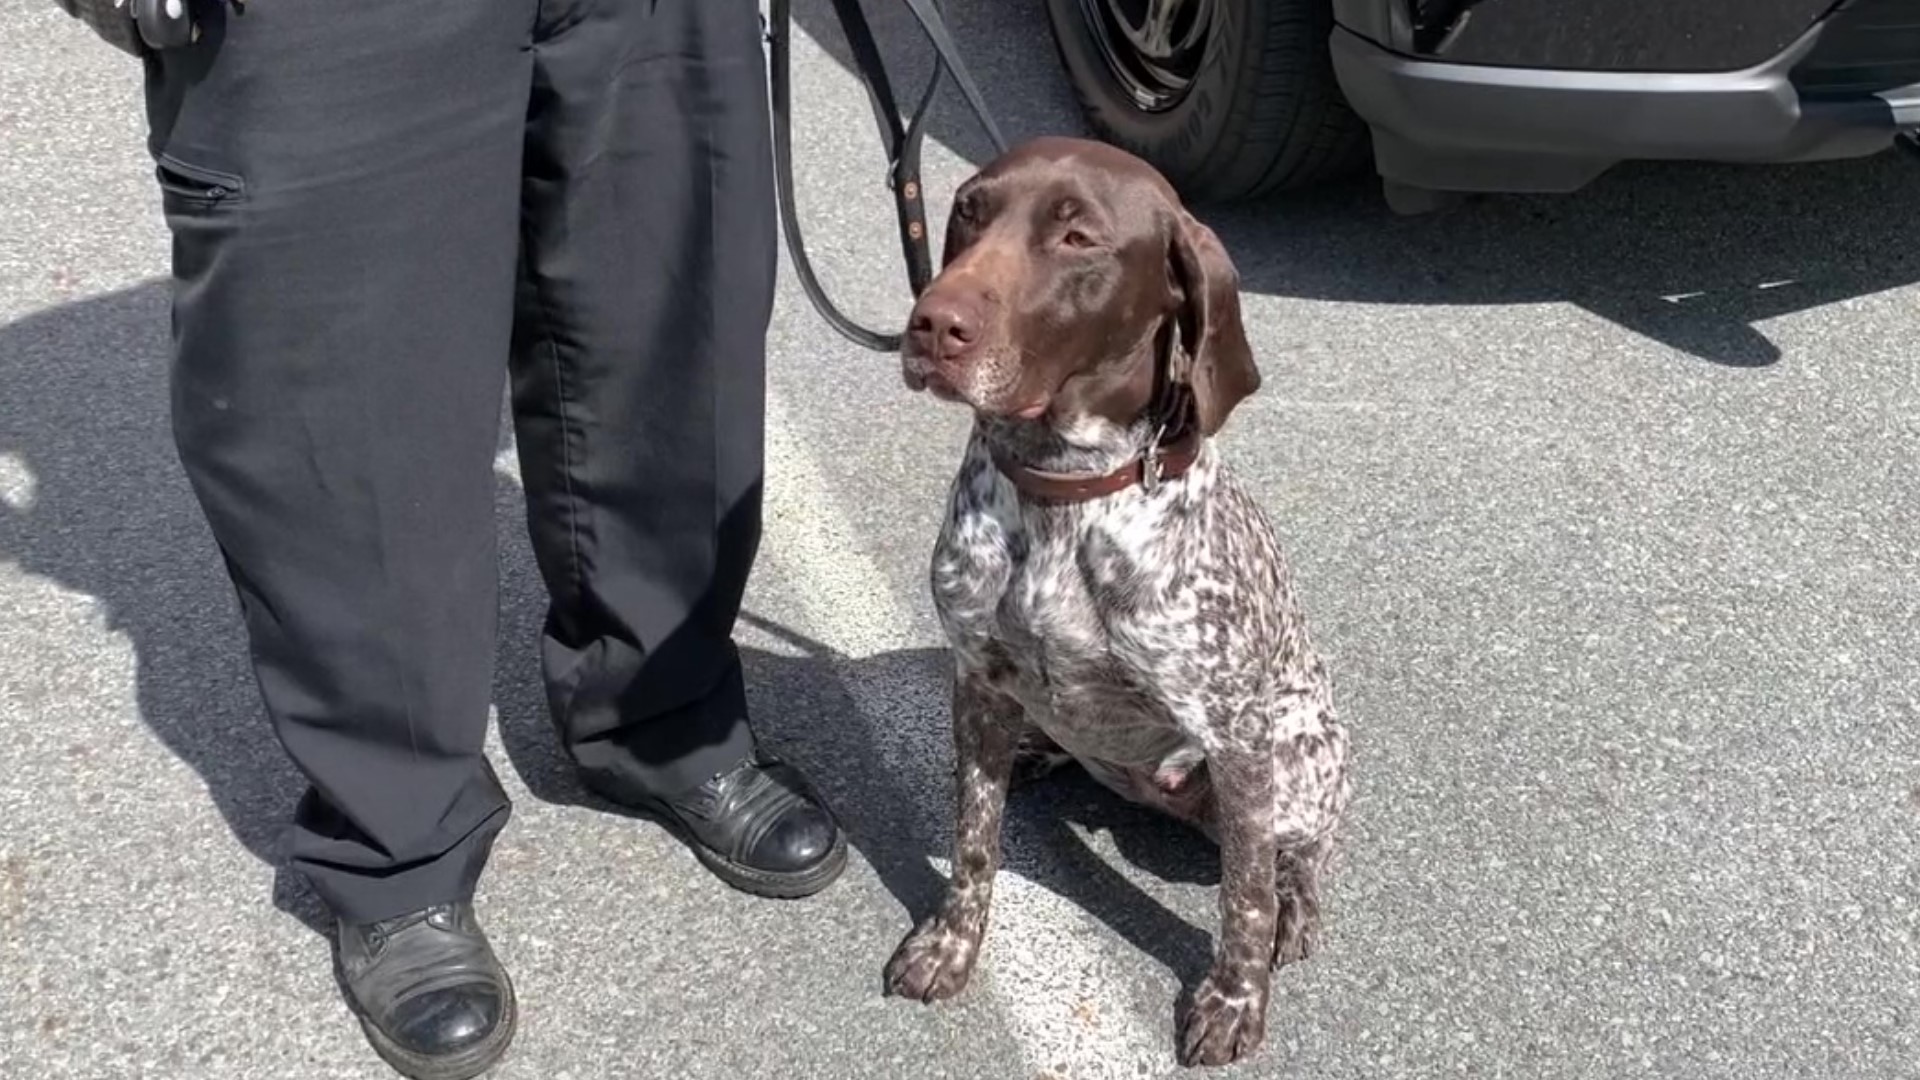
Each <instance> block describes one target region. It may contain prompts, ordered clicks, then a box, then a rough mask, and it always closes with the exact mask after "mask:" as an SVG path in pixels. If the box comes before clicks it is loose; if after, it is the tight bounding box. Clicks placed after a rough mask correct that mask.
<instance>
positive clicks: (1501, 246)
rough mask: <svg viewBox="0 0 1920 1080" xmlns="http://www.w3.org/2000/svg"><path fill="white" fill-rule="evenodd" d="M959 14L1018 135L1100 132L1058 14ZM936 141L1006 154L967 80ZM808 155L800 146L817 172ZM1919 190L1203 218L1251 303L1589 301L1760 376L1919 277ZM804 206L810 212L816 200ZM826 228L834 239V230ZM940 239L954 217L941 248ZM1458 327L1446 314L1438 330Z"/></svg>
mask: <svg viewBox="0 0 1920 1080" xmlns="http://www.w3.org/2000/svg"><path fill="white" fill-rule="evenodd" d="M946 7H947V9H948V10H947V18H948V21H949V24H950V25H951V27H952V30H953V34H954V38H955V41H956V42H957V43H958V44H959V46H960V48H961V50H962V52H963V54H964V56H965V58H966V62H967V64H968V66H969V68H970V69H971V70H972V71H973V72H974V74H975V76H976V78H977V79H978V81H979V82H980V85H981V90H982V93H983V94H984V95H985V96H986V99H987V102H988V105H989V106H990V107H991V108H992V109H993V110H994V114H995V117H996V119H997V120H998V121H999V123H1000V126H1001V129H1002V131H1003V133H1004V134H1005V135H1006V136H1007V138H1008V139H1009V140H1013V141H1018V140H1019V139H1021V138H1024V137H1028V136H1033V135H1038V134H1044V133H1061V134H1085V133H1086V128H1085V124H1084V122H1083V121H1082V119H1081V116H1080V113H1079V111H1078V108H1077V106H1076V104H1075V102H1074V98H1073V93H1072V90H1071V88H1070V86H1069V85H1068V83H1067V81H1066V76H1065V74H1064V71H1063V69H1062V67H1061V64H1060V60H1059V57H1058V56H1057V54H1056V53H1055V51H1054V45H1053V40H1052V37H1051V31H1050V29H1049V27H1048V22H1047V15H1046V11H1045V5H1044V4H1042V3H1035V2H1031V0H980V2H978V3H969V4H948V5H946ZM866 10H867V12H868V17H869V19H870V20H871V21H872V22H873V25H874V33H875V36H876V37H877V38H878V39H879V43H880V48H881V51H882V52H883V54H884V55H885V56H886V57H887V60H888V63H889V65H890V67H891V69H892V70H893V72H894V74H893V78H894V82H895V88H896V93H897V94H898V95H899V96H900V97H902V98H903V99H906V100H907V101H912V100H916V99H917V96H918V92H919V88H920V87H921V86H922V85H924V83H925V79H926V77H927V73H928V71H929V70H930V69H929V67H928V64H929V62H930V58H931V56H932V50H931V49H930V48H929V47H928V46H927V44H926V42H925V37H924V35H923V34H922V32H921V30H920V27H919V25H918V23H916V22H915V21H914V20H913V18H912V16H911V14H910V13H909V12H908V11H907V10H906V7H905V5H903V4H898V3H893V2H891V0H868V3H867V4H866ZM793 17H794V22H795V25H796V28H798V29H799V30H803V31H804V32H805V33H806V34H807V35H808V36H809V37H811V38H812V39H813V40H814V41H815V42H816V43H818V44H819V45H820V46H821V47H822V48H823V49H825V50H826V52H827V53H828V54H829V55H831V56H832V57H833V59H834V60H835V61H836V62H837V63H838V64H839V65H840V67H842V68H843V69H845V70H846V71H848V72H852V71H854V67H853V64H852V60H851V56H850V54H849V53H848V51H847V49H846V45H845V41H844V39H843V38H842V36H841V34H840V29H839V24H838V22H837V21H836V19H835V17H834V14H833V8H832V5H831V4H830V3H829V0H797V2H796V3H795V4H794V8H793ZM797 96H798V97H799V100H797V101H796V117H795V130H796V132H804V130H805V118H806V115H807V102H806V100H805V99H804V94H803V93H799V94H797ZM903 107H908V106H905V105H903ZM928 138H929V139H930V140H932V141H937V142H939V143H941V144H943V145H945V146H946V147H948V148H949V149H950V150H952V151H953V152H954V153H956V154H958V155H959V156H960V157H962V158H964V159H965V160H967V161H968V162H971V163H973V164H975V165H981V164H984V163H985V162H986V161H987V160H988V159H989V158H990V157H991V156H992V150H991V146H990V145H989V143H988V142H987V140H986V138H985V136H984V134H982V133H981V132H980V130H979V128H978V126H977V124H976V123H975V121H974V120H973V117H972V115H971V113H969V112H968V110H967V108H966V106H965V104H964V102H963V101H962V100H961V98H960V95H959V93H958V92H957V91H955V90H954V89H953V88H952V86H951V83H950V82H949V84H948V85H947V86H946V87H945V88H944V89H943V91H942V93H941V96H940V99H939V103H938V105H937V106H936V107H935V109H934V111H933V114H932V116H931V117H930V119H929V122H928ZM872 145H873V151H872V158H871V161H872V170H871V171H872V173H873V176H874V177H875V179H874V198H875V200H876V201H877V202H878V203H884V201H885V191H884V188H883V187H882V186H881V182H880V177H881V176H882V175H883V171H884V167H885V161H884V158H883V157H882V151H881V147H880V143H879V140H878V137H877V136H876V137H875V138H874V142H873V144H872ZM806 152H807V151H806V147H805V144H804V141H803V140H801V139H799V138H796V151H795V153H796V155H797V156H799V157H800V159H801V162H800V164H801V168H802V172H803V174H804V166H805V164H806V162H805V157H806ZM854 168H856V169H862V170H864V162H862V163H856V164H855V165H854ZM1916 185H1920V167H1916V165H1915V163H1914V162H1913V161H1911V160H1907V159H1906V158H1905V157H1904V156H1902V155H1898V154H1893V153H1887V154H1882V155H1880V156H1878V157H1874V158H1869V159H1864V160H1857V161H1843V162H1832V163H1823V164H1816V165H1800V166H1792V167H1781V168H1740V167H1727V166H1707V165H1688V164H1633V165H1627V166H1622V167H1620V168H1619V169H1616V170H1615V171H1614V172H1612V173H1610V174H1609V175H1607V176H1606V177H1604V178H1602V179H1601V180H1600V181H1598V182H1597V183H1595V184H1594V185H1592V186H1591V187H1589V188H1587V189H1586V190H1584V191H1582V192H1579V193H1577V194H1574V195H1571V196H1537V197H1520V196H1502V197H1489V198H1482V199H1475V200H1473V201H1471V202H1469V203H1467V204H1466V205H1463V206H1460V207H1457V208H1455V209H1454V210H1452V211H1449V212H1445V213H1440V214H1435V215H1431V216H1423V217H1414V218H1402V217H1398V216H1396V215H1394V214H1392V213H1391V212H1390V211H1388V210H1387V209H1386V205H1385V203H1384V201H1383V200H1382V198H1381V195H1380V192H1379V184H1378V181H1377V180H1375V179H1374V178H1373V177H1372V176H1371V175H1363V176H1359V177H1355V178H1353V179H1352V180H1350V181H1347V182H1344V183H1341V184H1338V185H1334V186H1330V187H1327V188H1324V189H1319V190H1314V191H1308V192H1301V193H1291V194H1286V195H1282V196H1279V197H1275V198H1273V199H1269V200H1267V201H1265V202H1263V203H1259V204H1253V205H1243V206H1233V207H1211V208H1201V212H1202V216H1203V217H1204V218H1205V219H1206V220H1207V221H1208V222H1209V223H1210V224H1212V225H1213V226H1214V227H1215V229H1216V230H1217V231H1218V232H1219V233H1220V234H1221V237H1222V239H1223V240H1224V241H1225V242H1226V244H1227V246H1228V249H1229V250H1230V251H1232V252H1233V255H1234V258H1235V260H1236V262H1237V263H1238V264H1239V266H1240V270H1241V275H1242V279H1243V284H1244V286H1245V287H1246V288H1247V289H1248V290H1249V291H1252V292H1256V293H1264V294H1269V295H1274V296H1284V297H1294V298H1299V299H1308V300H1325V301H1341V302H1348V303H1391V304H1414V305H1443V306H1446V305H1483V304H1532V303H1570V304H1574V305H1577V306H1578V307H1580V308H1583V309H1585V310H1586V311H1589V312H1591V313H1593V314H1594V315H1597V316H1600V317H1601V318H1604V319H1607V320H1609V321H1612V322H1614V323H1617V324H1618V325H1621V326H1623V327H1626V328H1627V329H1629V330H1632V331H1634V332H1635V333H1638V334H1641V335H1644V336H1646V337H1648V338H1651V339H1653V340H1656V341H1659V342H1661V343H1662V344H1664V345H1667V346H1668V347H1670V348H1673V349H1675V350H1677V351H1680V352H1683V353H1686V354H1688V355H1691V356H1694V357H1698V358H1700V359H1702V360H1707V361H1710V362H1713V363H1717V364H1724V365H1728V366H1732V367H1759V366H1765V365H1767V364H1771V363H1774V362H1775V361H1777V360H1778V359H1780V351H1779V349H1778V348H1777V347H1776V346H1775V345H1774V343H1773V342H1772V341H1770V340H1769V339H1768V338H1767V336H1766V333H1765V331H1764V329H1763V328H1762V327H1761V325H1760V324H1762V323H1764V322H1765V321H1766V320H1768V319H1771V318H1775V317H1778V316H1782V315H1788V314H1792V313H1794V312H1798V311H1805V310H1808V309H1810V308H1816V307H1820V306H1822V305H1826V304H1831V303H1835V302H1837V301H1843V300H1847V299H1851V298H1854V297H1860V296H1868V295H1871V294H1874V293H1878V292H1883V291H1885V290H1888V289H1893V288H1898V287H1901V286H1905V285H1910V284H1913V283H1914V282H1916V281H1920V253H1916V251H1915V247H1916V245H1915V244H1914V242H1913V237H1914V236H1915V235H1920V200H1916V199H1914V198H1913V197H1912V192H1913V190H1914V189H1915V187H1916ZM798 197H799V201H800V203H801V206H802V211H801V212H802V213H803V214H805V213H806V210H805V207H806V205H807V199H806V192H805V191H804V190H802V191H800V192H799V193H798ZM940 197H941V193H939V192H936V193H935V200H936V205H941V203H939V201H938V200H939V198H940ZM814 220H817V221H819V222H821V224H820V225H815V226H814V228H821V227H824V222H825V220H826V219H825V218H823V217H821V218H815V219H814ZM809 224H812V222H810V221H803V222H802V225H803V227H806V226H808V225H809ZM941 233H942V229H941V227H940V225H939V224H938V223H935V228H934V236H935V237H936V238H937V237H938V236H940V235H941ZM884 254H885V255H886V257H887V258H888V259H890V260H891V259H894V258H896V256H895V255H894V252H893V251H892V250H891V249H888V250H887V251H886V252H885V253H884ZM935 255H936V258H937V256H938V251H937V247H936V251H935ZM816 258H818V257H816ZM893 265H894V264H893V263H892V262H889V263H888V266H889V272H892V269H891V268H892V266H893ZM1445 320H1446V315H1444V314H1442V313H1435V327H1434V333H1435V334H1441V333H1444V332H1445Z"/></svg>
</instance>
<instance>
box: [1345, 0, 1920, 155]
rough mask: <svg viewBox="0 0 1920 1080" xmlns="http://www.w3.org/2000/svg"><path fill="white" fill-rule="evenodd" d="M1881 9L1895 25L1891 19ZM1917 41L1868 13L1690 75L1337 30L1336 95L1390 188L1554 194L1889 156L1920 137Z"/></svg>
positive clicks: (1876, 5) (1859, 10) (1872, 9)
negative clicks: (1907, 137)
mask: <svg viewBox="0 0 1920 1080" xmlns="http://www.w3.org/2000/svg"><path fill="white" fill-rule="evenodd" d="M1892 9H1897V14H1899V15H1900V16H1901V19H1902V22H1901V24H1900V25H1897V26H1896V25H1894V24H1892V23H1890V22H1889V21H1888V19H1889V15H1888V13H1889V11H1890V10H1892ZM1909 15H1911V17H1912V21H1911V22H1910V23H1909V22H1906V21H1905V20H1906V18H1907V17H1908V16H1909ZM1896 31H1898V32H1896ZM1915 32H1920V5H1915V4H1912V3H1907V2H1905V0H1878V2H1866V3H1861V4H1856V5H1852V6H1848V7H1843V8H1842V9H1841V10H1840V11H1839V12H1837V13H1836V14H1835V15H1833V16H1832V17H1830V18H1828V19H1826V20H1824V21H1822V22H1820V23H1817V24H1815V25H1814V26H1813V27H1812V28H1811V29H1809V30H1808V31H1807V32H1806V33H1805V34H1804V35H1802V36H1801V37H1800V38H1799V39H1798V40H1796V41H1795V42H1794V43H1793V44H1791V45H1789V46H1788V47H1787V48H1786V49H1785V50H1783V51H1782V52H1780V53H1779V54H1778V55H1776V56H1775V57H1773V58H1772V59H1770V60H1767V61H1765V62H1763V63H1760V64H1757V65H1755V66H1752V67H1749V68H1746V69H1744V70H1739V71H1723V72H1699V73H1668V72H1657V73H1655V72H1617V71H1568V70H1541V69H1530V68H1516V67H1494V66H1483V65H1467V64H1454V63H1446V62H1444V61H1435V60H1423V59H1416V58H1412V57H1408V56H1405V55H1402V54H1399V53H1396V52H1393V51H1390V50H1388V49H1386V48H1383V47H1382V46H1380V45H1379V44H1376V43H1375V42H1373V41H1370V40H1368V39H1366V38H1364V37H1361V36H1360V35H1358V34H1355V33H1353V32H1351V31H1349V30H1346V29H1344V28H1336V29H1335V30H1334V34H1333V40H1332V50H1333V64H1334V70H1335V73H1336V74H1337V76H1338V78H1339V81H1340V86H1341V89H1342V91H1343V92H1344V94H1345V95H1346V98H1347V100H1348V101H1349V102H1350V103H1351V104H1352V106H1353V108H1354V111H1355V112H1357V113H1358V114H1359V115H1360V116H1361V117H1363V118H1364V119H1365V120H1366V121H1367V122H1368V123H1369V124H1370V125H1371V126H1372V128H1373V133H1374V151H1375V155H1374V156H1375V160H1376V163H1377V166H1378V168H1379V171H1380V174H1381V176H1382V177H1383V178H1385V179H1386V180H1388V181H1397V182H1399V183H1401V184H1404V185H1408V186H1410V187H1416V188H1430V189H1437V190H1443V191H1504V192H1565V191H1573V190H1576V189H1578V188H1580V187H1582V186H1584V185H1585V184H1587V183H1589V182H1590V181H1592V180H1593V179H1594V178H1595V177H1597V176H1599V175H1600V174H1601V173H1603V172H1605V171H1606V170H1607V169H1608V168H1610V167H1612V166H1613V165H1615V164H1618V163H1619V162H1622V161H1628V160H1689V161H1718V162H1753V163H1782V162H1797V161H1816V160H1825V159H1834V158H1846V157H1859V156H1864V155H1867V154H1872V153H1875V152H1878V151H1880V150H1882V149H1885V148H1886V147H1888V146H1889V145H1891V143H1892V142H1893V139H1894V137H1895V136H1896V135H1898V134H1899V133H1901V132H1903V131H1912V130H1914V129H1916V128H1920V37H1916V36H1915Z"/></svg>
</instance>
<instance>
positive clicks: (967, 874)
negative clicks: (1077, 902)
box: [887, 674, 1020, 1001]
mask: <svg viewBox="0 0 1920 1080" xmlns="http://www.w3.org/2000/svg"><path fill="white" fill-rule="evenodd" d="M1019 721H1020V708H1019V706H1018V705H1017V704H1015V703H1014V702H1012V701H1011V700H1009V699H1008V698H1006V697H1005V696H1004V695H1001V694H999V693H997V692H995V691H993V690H992V689H990V688H988V687H987V686H985V685H984V684H983V683H982V682H981V681H980V680H978V679H977V678H973V677H970V676H967V675H965V674H962V675H961V676H960V678H959V680H958V681H957V682H956V683H955V686H954V693H953V741H954V773H955V795H956V796H957V797H958V799H959V814H958V819H957V821H956V823H955V827H954V837H953V877H952V880H951V881H950V882H949V884H948V888H947V897H946V901H945V903H943V904H942V905H941V908H940V911H939V912H938V913H937V914H935V915H933V916H932V917H930V918H928V919H927V920H926V921H925V922H922V923H921V924H920V925H919V926H918V927H917V928H916V929H915V930H914V931H913V933H911V934H909V935H907V939H906V940H905V941H903V942H901V943H900V947H899V949H897V950H896V951H895V952H894V954H893V959H892V960H891V961H889V962H888V964H887V992H888V993H890V994H897V995H899V996H901V997H909V998H916V999H918V1000H921V1001H933V1000H936V999H939V998H949V997H952V996H953V995H955V994H957V993H959V992H960V991H961V989H963V988H964V987H965V986H966V985H967V979H968V977H969V976H970V975H972V973H973V965H974V961H975V960H976V959H977V958H978V957H979V954H980V942H981V939H982V938H983V937H984V936H985V934H986V929H987V911H988V908H989V907H990V906H991V904H992V900H993V877H994V874H995V873H996V872H997V871H998V870H999V868H1000V824H1001V815H1002V814H1003V813H1004V812H1005V810H1006V805H1007V781H1008V779H1009V778H1010V777H1011V775H1012V773H1013V751H1014V727H1015V725H1016V724H1018V723H1019Z"/></svg>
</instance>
